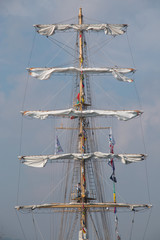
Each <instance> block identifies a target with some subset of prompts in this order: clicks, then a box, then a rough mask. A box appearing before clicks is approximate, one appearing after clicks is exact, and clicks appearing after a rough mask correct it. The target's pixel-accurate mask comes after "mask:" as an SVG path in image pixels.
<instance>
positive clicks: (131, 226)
mask: <svg viewBox="0 0 160 240" xmlns="http://www.w3.org/2000/svg"><path fill="white" fill-rule="evenodd" d="M134 218H135V211H134V212H133V218H132V224H131V232H130V237H129V240H131V239H132V232H133V225H134Z"/></svg>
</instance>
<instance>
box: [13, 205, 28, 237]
mask: <svg viewBox="0 0 160 240" xmlns="http://www.w3.org/2000/svg"><path fill="white" fill-rule="evenodd" d="M15 211H16V215H17V218H18V222H19V225H20V228H21V232H22V234H23V237H24V239H25V240H27V237H26V235H25V233H24V230H23V227H22V223H21V221H20V218H19V215H18V213H17V210H15Z"/></svg>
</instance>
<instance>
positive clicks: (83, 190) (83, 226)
mask: <svg viewBox="0 0 160 240" xmlns="http://www.w3.org/2000/svg"><path fill="white" fill-rule="evenodd" d="M78 20H79V22H78V23H79V24H80V25H82V24H83V15H82V8H80V9H79V16H78ZM79 66H80V68H82V67H83V31H79ZM83 78H84V77H83V71H81V74H80V92H79V100H80V105H79V110H80V111H82V110H83V105H84V89H83ZM83 121H84V119H83V117H80V129H79V136H80V152H81V153H82V154H83V153H85V142H84V126H83V125H84V124H83ZM80 185H81V198H80V202H81V203H82V208H84V209H83V210H82V211H81V221H80V223H81V230H82V231H83V232H85V229H86V225H87V217H86V208H85V207H84V203H85V201H86V198H85V197H86V181H85V161H84V159H82V160H81V163H80Z"/></svg>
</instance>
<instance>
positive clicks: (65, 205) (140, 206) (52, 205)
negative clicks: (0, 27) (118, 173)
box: [15, 202, 152, 211]
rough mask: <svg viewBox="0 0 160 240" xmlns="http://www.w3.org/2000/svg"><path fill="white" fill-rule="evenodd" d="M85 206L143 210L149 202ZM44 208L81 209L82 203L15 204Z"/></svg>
mask: <svg viewBox="0 0 160 240" xmlns="http://www.w3.org/2000/svg"><path fill="white" fill-rule="evenodd" d="M83 207H85V208H114V207H116V208H128V209H130V210H132V211H133V210H138V209H140V210H144V209H146V208H151V207H152V205H150V204H127V203H113V202H103V203H83ZM41 208H42V209H44V208H63V209H64V208H78V209H79V211H81V208H82V203H73V202H70V203H49V204H39V205H28V206H27V205H26V206H15V209H17V210H23V209H24V210H25V209H28V210H29V209H30V210H35V209H41Z"/></svg>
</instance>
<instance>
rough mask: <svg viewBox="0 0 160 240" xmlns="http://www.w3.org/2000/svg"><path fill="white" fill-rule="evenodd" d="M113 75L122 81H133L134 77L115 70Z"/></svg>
mask: <svg viewBox="0 0 160 240" xmlns="http://www.w3.org/2000/svg"><path fill="white" fill-rule="evenodd" d="M112 75H113V76H114V77H115V78H116V79H117V80H119V81H122V82H133V79H131V78H128V77H126V76H125V75H123V74H122V73H120V72H118V71H116V70H114V71H112Z"/></svg>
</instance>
